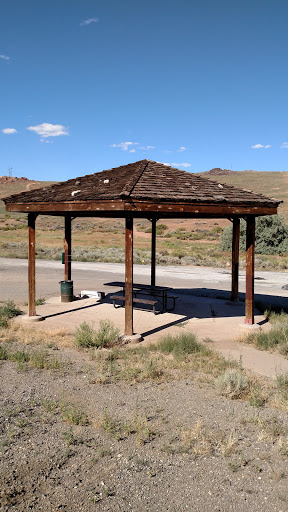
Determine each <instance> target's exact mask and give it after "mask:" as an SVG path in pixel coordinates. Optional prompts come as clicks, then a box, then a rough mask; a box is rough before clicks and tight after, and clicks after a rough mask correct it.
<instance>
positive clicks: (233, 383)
mask: <svg viewBox="0 0 288 512" xmlns="http://www.w3.org/2000/svg"><path fill="white" fill-rule="evenodd" d="M216 386H217V388H218V390H219V392H220V393H221V395H224V396H229V397H230V398H240V397H241V396H242V395H243V394H244V393H246V392H247V391H248V388H249V381H248V379H247V377H246V375H245V374H244V373H243V372H241V371H239V370H236V369H229V370H226V372H225V373H223V375H220V376H219V377H218V378H217V379H216Z"/></svg>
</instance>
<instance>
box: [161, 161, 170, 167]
mask: <svg viewBox="0 0 288 512" xmlns="http://www.w3.org/2000/svg"><path fill="white" fill-rule="evenodd" d="M159 163H160V164H161V162H159ZM163 165H169V167H170V165H171V164H170V163H169V162H163Z"/></svg>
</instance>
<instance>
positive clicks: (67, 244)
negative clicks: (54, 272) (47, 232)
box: [64, 215, 72, 281]
mask: <svg viewBox="0 0 288 512" xmlns="http://www.w3.org/2000/svg"><path fill="white" fill-rule="evenodd" d="M71 250H72V239H71V217H70V215H65V237H64V281H70V280H71Z"/></svg>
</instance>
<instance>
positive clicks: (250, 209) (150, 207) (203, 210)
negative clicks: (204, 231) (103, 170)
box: [125, 200, 277, 218]
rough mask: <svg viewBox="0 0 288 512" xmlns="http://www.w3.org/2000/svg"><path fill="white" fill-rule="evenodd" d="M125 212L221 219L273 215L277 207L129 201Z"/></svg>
mask: <svg viewBox="0 0 288 512" xmlns="http://www.w3.org/2000/svg"><path fill="white" fill-rule="evenodd" d="M125 210H126V211H133V212H134V211H135V212H136V211H141V212H154V213H157V214H158V215H159V216H160V217H162V213H175V214H176V215H175V216H177V214H179V213H180V214H185V213H186V214H187V213H190V214H191V213H194V214H198V215H199V216H201V215H206V214H208V215H217V216H218V217H219V218H221V217H228V218H229V217H232V216H234V215H237V216H240V217H241V215H242V216H243V215H245V216H246V215H274V214H276V213H277V206H269V205H265V204H264V205H261V204H258V205H251V206H250V205H247V204H246V205H245V204H242V205H241V204H240V205H238V204H230V205H229V204H227V203H225V204H215V203H202V204H201V203H191V202H187V203H172V202H171V203H170V202H168V201H167V202H165V203H164V202H163V203H161V202H160V201H158V202H157V203H152V202H144V201H134V200H133V201H131V202H130V203H128V202H126V204H125Z"/></svg>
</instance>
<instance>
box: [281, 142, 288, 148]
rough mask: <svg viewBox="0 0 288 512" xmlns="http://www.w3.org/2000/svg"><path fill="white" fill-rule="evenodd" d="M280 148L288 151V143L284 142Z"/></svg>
mask: <svg viewBox="0 0 288 512" xmlns="http://www.w3.org/2000/svg"><path fill="white" fill-rule="evenodd" d="M280 148H285V149H288V142H282V144H281V146H280Z"/></svg>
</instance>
